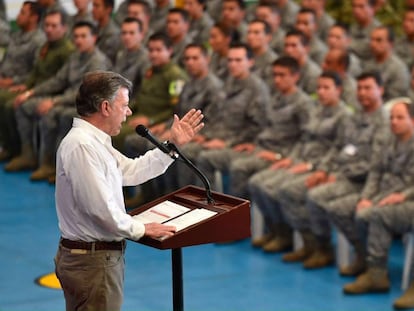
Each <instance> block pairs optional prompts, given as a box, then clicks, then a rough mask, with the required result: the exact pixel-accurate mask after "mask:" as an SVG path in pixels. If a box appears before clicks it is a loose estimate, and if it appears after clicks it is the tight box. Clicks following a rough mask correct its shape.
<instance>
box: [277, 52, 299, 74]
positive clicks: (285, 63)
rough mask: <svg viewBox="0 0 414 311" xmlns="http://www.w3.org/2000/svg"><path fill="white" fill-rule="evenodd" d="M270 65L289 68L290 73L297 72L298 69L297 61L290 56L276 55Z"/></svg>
mask: <svg viewBox="0 0 414 311" xmlns="http://www.w3.org/2000/svg"><path fill="white" fill-rule="evenodd" d="M272 66H273V67H275V66H280V67H284V68H287V69H289V71H290V73H293V74H297V73H299V71H300V66H299V63H298V61H297V60H296V59H295V58H293V57H291V56H281V57H278V58H277V59H276V60H275V61H274V62H273V63H272Z"/></svg>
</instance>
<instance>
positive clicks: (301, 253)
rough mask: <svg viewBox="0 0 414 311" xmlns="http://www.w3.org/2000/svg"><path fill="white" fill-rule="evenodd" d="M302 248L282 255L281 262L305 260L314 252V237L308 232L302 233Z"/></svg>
mask: <svg viewBox="0 0 414 311" xmlns="http://www.w3.org/2000/svg"><path fill="white" fill-rule="evenodd" d="M300 234H301V236H302V239H303V247H302V248H301V249H298V250H295V251H293V252H290V253H287V254H284V255H283V256H282V260H283V261H285V262H297V261H304V260H305V259H307V258H308V257H309V256H310V255H311V254H312V252H313V251H314V250H315V237H314V235H313V234H312V233H311V232H310V231H302V232H301V233H300Z"/></svg>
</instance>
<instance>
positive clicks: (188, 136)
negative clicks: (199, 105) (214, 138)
mask: <svg viewBox="0 0 414 311" xmlns="http://www.w3.org/2000/svg"><path fill="white" fill-rule="evenodd" d="M203 117H204V116H203V114H202V113H201V110H195V109H191V110H190V111H189V112H187V113H186V114H185V116H184V117H182V118H181V120H180V119H179V118H178V116H177V115H174V122H173V125H172V127H171V133H170V140H171V142H172V143H174V144H176V145H177V146H180V145H184V144H186V143H188V142H189V141H191V140H192V139H193V137H194V136H195V135H196V134H197V133H198V132H199V131H200V130H201V129H202V128H203V126H204V123H203V122H201V120H202V119H203Z"/></svg>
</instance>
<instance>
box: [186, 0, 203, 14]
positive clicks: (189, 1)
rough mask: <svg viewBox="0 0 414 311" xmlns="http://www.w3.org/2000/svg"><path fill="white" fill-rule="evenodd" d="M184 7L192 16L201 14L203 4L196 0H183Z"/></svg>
mask: <svg viewBox="0 0 414 311" xmlns="http://www.w3.org/2000/svg"><path fill="white" fill-rule="evenodd" d="M184 9H185V10H186V11H187V12H188V14H189V15H190V16H192V17H193V16H199V15H202V14H203V6H202V5H201V4H200V2H198V1H197V0H185V1H184Z"/></svg>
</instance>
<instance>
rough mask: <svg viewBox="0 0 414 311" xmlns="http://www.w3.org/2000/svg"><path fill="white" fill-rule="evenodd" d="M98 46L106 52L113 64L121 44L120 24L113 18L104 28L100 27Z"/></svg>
mask: <svg viewBox="0 0 414 311" xmlns="http://www.w3.org/2000/svg"><path fill="white" fill-rule="evenodd" d="M96 46H97V47H98V48H99V49H100V50H101V51H102V52H104V53H105V55H106V56H107V57H108V58H109V59H110V60H111V62H112V64H113V63H114V62H115V58H116V53H117V51H118V48H119V46H121V36H120V30H119V26H118V25H117V24H116V23H115V22H114V21H113V20H112V19H110V20H109V22H108V24H106V25H105V26H104V27H103V28H99V31H98V39H97V41H96Z"/></svg>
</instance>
